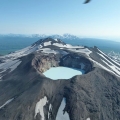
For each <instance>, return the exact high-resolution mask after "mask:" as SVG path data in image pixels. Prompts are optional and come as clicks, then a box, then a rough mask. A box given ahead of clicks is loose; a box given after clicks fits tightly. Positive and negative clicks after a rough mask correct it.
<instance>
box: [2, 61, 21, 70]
mask: <svg viewBox="0 0 120 120" xmlns="http://www.w3.org/2000/svg"><path fill="white" fill-rule="evenodd" d="M20 63H21V61H20V60H10V61H7V62H5V63H2V64H0V69H3V70H4V71H2V72H5V71H6V70H7V69H11V70H10V72H11V71H13V70H15V69H16V68H17V66H18V65H20Z"/></svg>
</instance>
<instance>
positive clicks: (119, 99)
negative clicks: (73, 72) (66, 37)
mask: <svg viewBox="0 0 120 120" xmlns="http://www.w3.org/2000/svg"><path fill="white" fill-rule="evenodd" d="M0 62H1V63H0V76H1V81H0V120H55V119H56V116H57V115H58V111H59V109H60V110H61V111H62V109H61V107H60V106H61V105H62V101H63V100H65V104H66V106H63V107H64V112H65V115H66V114H68V115H69V117H68V118H66V120H67V119H70V120H119V118H120V90H119V88H120V64H119V63H116V62H115V61H113V60H112V59H111V58H109V57H108V56H107V55H106V54H104V53H103V52H102V51H101V50H99V49H98V48H97V47H94V48H89V47H86V46H72V45H68V44H66V43H64V42H62V41H61V40H60V39H52V38H46V39H41V40H39V41H37V42H35V43H34V44H32V45H31V46H29V47H27V48H25V49H22V50H19V51H16V52H14V53H11V54H8V55H6V56H0ZM57 66H66V67H73V68H77V69H82V70H84V71H85V74H84V75H77V76H74V77H72V78H71V79H68V80H56V81H53V80H51V79H49V78H46V77H45V76H44V75H43V72H45V71H46V70H48V69H50V68H51V67H57ZM66 74H67V73H66ZM60 117H61V116H57V120H58V118H60Z"/></svg>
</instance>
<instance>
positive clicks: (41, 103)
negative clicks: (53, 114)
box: [34, 96, 48, 120]
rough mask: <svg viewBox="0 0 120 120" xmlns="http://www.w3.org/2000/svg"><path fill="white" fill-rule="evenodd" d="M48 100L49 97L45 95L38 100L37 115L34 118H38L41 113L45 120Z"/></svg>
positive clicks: (42, 118)
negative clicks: (45, 107)
mask: <svg viewBox="0 0 120 120" xmlns="http://www.w3.org/2000/svg"><path fill="white" fill-rule="evenodd" d="M47 102H48V100H47V97H46V96H44V98H42V99H40V101H39V102H37V104H36V107H35V116H34V118H36V115H37V114H38V113H39V114H40V115H41V120H44V118H45V116H44V110H43V108H44V106H45V105H46V103H47Z"/></svg>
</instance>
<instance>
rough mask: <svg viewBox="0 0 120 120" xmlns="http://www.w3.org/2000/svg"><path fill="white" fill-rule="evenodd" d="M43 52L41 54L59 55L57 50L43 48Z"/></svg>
mask: <svg viewBox="0 0 120 120" xmlns="http://www.w3.org/2000/svg"><path fill="white" fill-rule="evenodd" d="M40 50H41V52H43V53H48V54H49V53H54V54H57V53H58V52H57V51H55V50H51V49H50V48H43V49H40Z"/></svg>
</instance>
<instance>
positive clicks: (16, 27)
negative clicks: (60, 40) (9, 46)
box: [0, 0, 120, 38]
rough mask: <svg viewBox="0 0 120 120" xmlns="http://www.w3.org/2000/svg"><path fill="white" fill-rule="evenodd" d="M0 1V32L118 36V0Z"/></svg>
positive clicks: (119, 34)
mask: <svg viewBox="0 0 120 120" xmlns="http://www.w3.org/2000/svg"><path fill="white" fill-rule="evenodd" d="M83 2H84V0H0V34H9V33H13V34H64V33H70V34H74V35H78V36H83V37H101V38H102V37H103V38H120V0H92V1H91V2H90V3H89V4H83Z"/></svg>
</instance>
